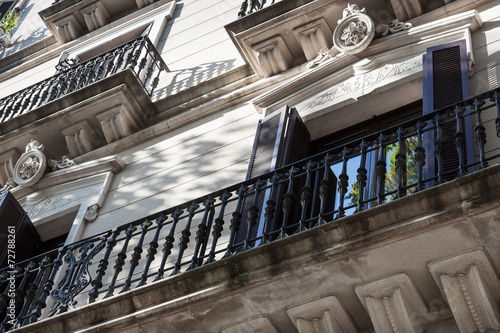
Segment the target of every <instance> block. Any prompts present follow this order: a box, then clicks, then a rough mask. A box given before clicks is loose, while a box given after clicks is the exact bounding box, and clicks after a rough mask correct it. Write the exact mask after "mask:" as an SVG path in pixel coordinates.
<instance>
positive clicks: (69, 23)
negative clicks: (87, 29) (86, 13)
mask: <svg viewBox="0 0 500 333" xmlns="http://www.w3.org/2000/svg"><path fill="white" fill-rule="evenodd" d="M54 25H55V26H56V33H57V37H58V39H59V40H60V41H61V42H62V43H67V42H69V41H72V40H73V39H76V38H78V37H80V36H82V35H83V28H82V26H81V25H80V23H79V22H78V20H77V19H76V17H75V15H73V14H71V15H69V16H67V17H64V18H62V19H60V20H58V21H56V22H54Z"/></svg>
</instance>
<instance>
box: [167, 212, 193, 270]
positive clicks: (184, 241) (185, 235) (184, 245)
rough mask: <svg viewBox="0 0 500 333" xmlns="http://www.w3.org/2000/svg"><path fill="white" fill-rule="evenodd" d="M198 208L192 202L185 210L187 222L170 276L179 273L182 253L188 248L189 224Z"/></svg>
mask: <svg viewBox="0 0 500 333" xmlns="http://www.w3.org/2000/svg"><path fill="white" fill-rule="evenodd" d="M199 207H200V205H198V204H196V203H194V202H193V203H192V204H191V205H190V206H189V207H188V208H187V212H188V213H189V215H188V220H187V222H186V227H184V230H182V231H181V239H180V242H179V254H178V256H177V261H176V262H175V265H174V271H173V272H172V275H175V274H179V273H180V272H181V265H182V256H183V255H184V251H185V250H186V249H187V247H188V243H189V237H191V231H190V230H191V222H192V221H193V216H194V214H195V212H196V210H197V209H198V208H199Z"/></svg>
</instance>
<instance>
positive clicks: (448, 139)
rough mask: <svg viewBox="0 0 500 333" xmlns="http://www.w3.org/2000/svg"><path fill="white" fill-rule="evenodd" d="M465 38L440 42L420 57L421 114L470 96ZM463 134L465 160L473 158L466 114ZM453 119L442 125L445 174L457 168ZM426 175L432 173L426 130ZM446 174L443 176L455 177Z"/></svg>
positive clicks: (431, 151) (430, 142)
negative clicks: (421, 78) (464, 139)
mask: <svg viewBox="0 0 500 333" xmlns="http://www.w3.org/2000/svg"><path fill="white" fill-rule="evenodd" d="M467 59H468V58H467V47H466V42H465V40H460V41H457V42H452V43H449V44H445V45H439V46H435V47H431V48H428V49H427V52H426V53H425V54H424V57H423V70H424V73H423V75H424V76H423V108H424V110H423V113H424V114H427V113H430V112H433V111H435V110H439V109H441V108H443V107H446V106H448V105H451V104H454V103H457V102H460V101H461V100H463V99H466V98H468V97H469V66H468V60H467ZM463 130H464V131H465V136H466V142H467V144H466V152H465V156H464V158H465V160H466V161H467V163H471V162H472V161H473V160H474V147H473V134H472V121H471V119H470V116H469V117H465V126H464V128H463ZM455 131H456V124H455V122H449V123H446V124H445V125H444V126H443V128H442V134H443V139H444V140H445V152H444V159H443V160H444V164H443V169H444V173H446V172H447V171H449V170H453V169H456V168H457V167H458V154H457V152H456V149H455V143H454V135H455ZM424 140H425V141H426V147H425V148H426V151H427V156H428V157H427V158H426V165H425V172H426V178H427V177H431V176H432V175H434V174H435V165H436V164H435V163H436V162H435V160H434V158H433V157H432V156H434V145H433V143H434V140H433V135H432V134H430V133H426V134H425V136H424ZM455 176H456V175H455V174H448V175H447V176H446V177H445V179H453V178H455Z"/></svg>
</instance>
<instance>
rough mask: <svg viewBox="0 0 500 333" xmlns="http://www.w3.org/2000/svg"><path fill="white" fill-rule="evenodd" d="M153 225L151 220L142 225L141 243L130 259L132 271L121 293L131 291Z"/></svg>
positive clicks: (135, 248)
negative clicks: (143, 247)
mask: <svg viewBox="0 0 500 333" xmlns="http://www.w3.org/2000/svg"><path fill="white" fill-rule="evenodd" d="M151 224H153V222H152V221H151V220H149V219H146V221H144V222H143V223H142V224H141V236H140V237H139V242H138V243H137V245H136V246H135V247H134V253H132V256H131V257H132V259H130V269H129V271H128V275H127V278H126V279H125V285H124V286H123V288H122V290H121V291H120V293H123V292H125V291H128V290H130V286H131V284H132V277H133V276H134V271H135V269H136V267H137V266H139V260H141V253H142V251H143V250H142V244H143V243H144V237H146V233H147V232H148V228H149V227H150V226H151Z"/></svg>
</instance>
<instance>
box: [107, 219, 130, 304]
mask: <svg viewBox="0 0 500 333" xmlns="http://www.w3.org/2000/svg"><path fill="white" fill-rule="evenodd" d="M136 229H137V228H136V226H134V225H133V224H131V225H130V226H129V227H128V229H127V231H125V242H124V243H123V246H122V249H121V251H120V252H119V253H118V254H117V258H116V260H115V266H114V269H115V272H114V274H113V278H112V279H111V283H110V284H109V288H108V292H107V293H106V295H105V296H104V298H108V297H111V296H114V290H115V284H116V279H117V278H118V274H120V272H121V271H122V269H123V265H125V259H126V258H127V247H128V243H129V241H130V238H131V237H132V234H133V233H134V231H135V230H136Z"/></svg>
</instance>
